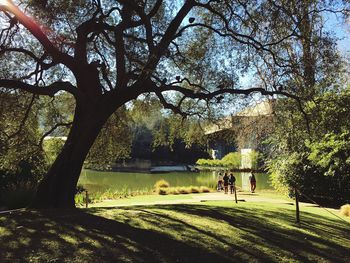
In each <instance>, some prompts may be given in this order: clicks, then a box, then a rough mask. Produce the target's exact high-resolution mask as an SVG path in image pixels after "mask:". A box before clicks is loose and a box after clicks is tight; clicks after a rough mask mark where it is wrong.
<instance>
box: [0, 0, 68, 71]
mask: <svg viewBox="0 0 350 263" xmlns="http://www.w3.org/2000/svg"><path fill="white" fill-rule="evenodd" d="M0 10H1V11H4V12H8V13H11V14H13V15H14V16H15V17H16V18H17V20H18V21H19V22H20V23H21V24H22V25H23V26H24V27H25V28H26V29H28V30H29V32H30V33H31V34H32V35H33V36H34V37H35V38H36V39H37V40H38V41H39V42H40V44H41V45H42V46H43V48H44V49H45V50H46V51H47V52H48V53H49V54H50V55H51V56H52V57H53V59H54V61H56V62H60V63H62V64H64V65H66V66H67V67H68V68H70V69H72V68H73V67H74V62H73V58H72V57H71V56H69V55H67V54H65V53H62V52H61V51H59V49H58V48H57V47H56V46H55V45H54V44H53V43H52V42H51V41H50V40H49V39H48V37H47V36H46V35H45V33H44V32H43V31H42V30H41V28H40V25H39V24H37V23H36V22H35V21H34V20H33V19H31V18H30V17H29V16H27V15H26V14H24V13H23V12H22V11H21V10H20V9H19V8H18V7H17V6H16V5H15V4H14V3H13V2H12V1H10V0H8V1H7V3H6V5H1V6H0Z"/></svg>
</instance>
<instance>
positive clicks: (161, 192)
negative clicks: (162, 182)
mask: <svg viewBox="0 0 350 263" xmlns="http://www.w3.org/2000/svg"><path fill="white" fill-rule="evenodd" d="M158 194H160V195H167V194H168V189H167V188H158Z"/></svg>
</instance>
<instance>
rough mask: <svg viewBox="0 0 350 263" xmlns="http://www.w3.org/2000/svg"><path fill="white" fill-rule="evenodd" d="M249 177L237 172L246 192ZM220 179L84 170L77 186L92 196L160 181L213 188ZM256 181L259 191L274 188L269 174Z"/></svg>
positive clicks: (199, 175)
mask: <svg viewBox="0 0 350 263" xmlns="http://www.w3.org/2000/svg"><path fill="white" fill-rule="evenodd" d="M249 175H250V174H249V173H234V176H235V177H236V185H237V186H239V187H241V188H242V189H243V190H249V180H248V178H249ZM217 177H218V173H217V172H214V171H207V172H200V173H191V172H172V173H157V174H147V173H125V172H101V171H93V170H83V171H82V172H81V175H80V178H79V182H78V184H81V185H83V186H84V188H86V189H87V190H88V191H89V192H90V193H93V192H103V191H105V190H107V189H110V190H111V191H120V190H122V189H125V188H126V189H128V190H130V191H136V190H146V189H147V190H150V189H152V188H153V186H154V184H155V183H156V182H157V181H158V180H161V179H164V180H165V181H167V182H168V183H169V184H170V186H191V185H192V186H207V187H210V188H213V189H214V188H215V187H216V184H217ZM256 181H257V190H259V189H260V190H262V189H272V186H271V185H270V182H269V176H268V175H267V174H263V173H258V174H256Z"/></svg>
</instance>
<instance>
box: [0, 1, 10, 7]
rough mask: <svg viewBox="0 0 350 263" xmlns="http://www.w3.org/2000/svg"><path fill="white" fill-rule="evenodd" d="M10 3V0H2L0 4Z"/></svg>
mask: <svg viewBox="0 0 350 263" xmlns="http://www.w3.org/2000/svg"><path fill="white" fill-rule="evenodd" d="M8 4H9V1H8V0H0V6H7V5H8Z"/></svg>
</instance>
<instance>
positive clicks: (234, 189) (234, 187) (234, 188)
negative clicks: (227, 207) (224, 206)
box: [233, 185, 237, 204]
mask: <svg viewBox="0 0 350 263" xmlns="http://www.w3.org/2000/svg"><path fill="white" fill-rule="evenodd" d="M233 191H235V201H236V204H237V191H236V185H234V186H233Z"/></svg>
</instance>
